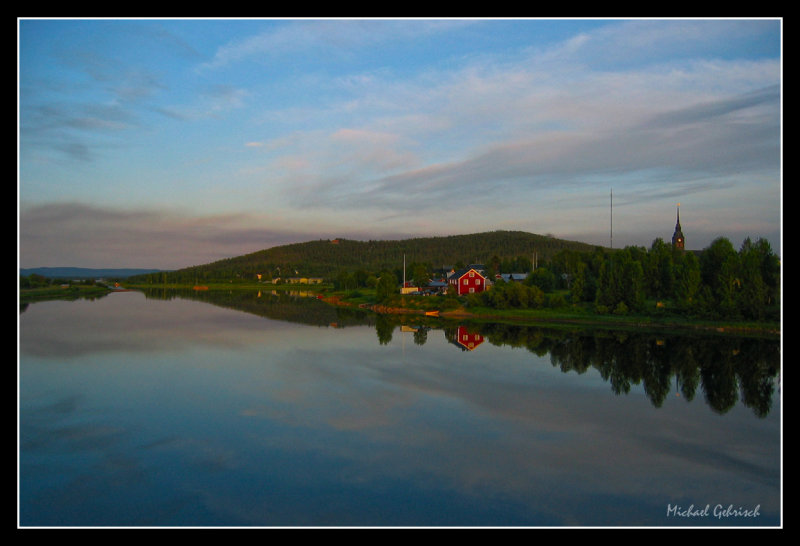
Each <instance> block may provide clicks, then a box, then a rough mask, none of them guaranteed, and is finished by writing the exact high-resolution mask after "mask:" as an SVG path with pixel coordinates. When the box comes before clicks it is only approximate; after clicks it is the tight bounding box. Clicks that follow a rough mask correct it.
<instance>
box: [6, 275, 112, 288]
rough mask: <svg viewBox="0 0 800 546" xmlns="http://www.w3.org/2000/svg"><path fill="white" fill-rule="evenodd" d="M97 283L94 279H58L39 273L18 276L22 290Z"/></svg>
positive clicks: (93, 284)
mask: <svg viewBox="0 0 800 546" xmlns="http://www.w3.org/2000/svg"><path fill="white" fill-rule="evenodd" d="M96 284H97V283H96V282H95V280H94V279H81V280H74V279H66V278H59V277H45V276H44V275H40V274H39V273H31V274H30V275H20V276H19V287H20V289H22V290H27V289H32V288H49V287H52V286H63V285H69V286H95V285H96Z"/></svg>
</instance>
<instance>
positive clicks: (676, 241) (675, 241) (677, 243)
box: [672, 203, 686, 250]
mask: <svg viewBox="0 0 800 546" xmlns="http://www.w3.org/2000/svg"><path fill="white" fill-rule="evenodd" d="M685 243H686V240H685V239H684V238H683V231H682V230H681V204H680V203H678V221H677V222H676V223H675V233H673V234H672V246H673V248H675V249H677V250H683V249H684V246H685Z"/></svg>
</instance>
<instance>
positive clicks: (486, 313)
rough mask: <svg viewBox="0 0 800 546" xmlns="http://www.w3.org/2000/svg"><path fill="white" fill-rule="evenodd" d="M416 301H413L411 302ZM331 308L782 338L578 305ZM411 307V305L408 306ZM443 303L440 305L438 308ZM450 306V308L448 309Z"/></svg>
mask: <svg viewBox="0 0 800 546" xmlns="http://www.w3.org/2000/svg"><path fill="white" fill-rule="evenodd" d="M411 298H413V299H411ZM320 299H322V300H323V301H325V302H326V303H329V304H331V305H337V306H344V307H358V308H361V309H367V310H370V311H372V312H375V313H378V314H391V315H417V316H426V315H427V316H431V313H432V312H433V311H436V314H437V315H438V317H439V318H441V319H445V320H458V321H462V322H464V321H469V322H504V323H514V324H530V325H548V326H552V325H562V326H576V327H592V328H608V329H614V330H621V329H629V328H630V329H637V330H641V329H652V330H659V331H664V330H672V331H703V332H714V333H719V334H733V335H755V336H767V337H780V335H781V328H780V324H773V323H764V324H758V323H744V322H742V323H735V322H716V321H705V320H698V319H686V318H683V317H676V316H668V315H662V316H657V315H656V316H646V315H626V316H620V315H599V314H597V313H594V312H592V311H589V310H587V309H585V308H582V307H579V306H572V307H570V308H566V309H492V308H488V307H470V308H467V307H465V306H463V305H460V304H457V305H456V306H453V303H452V301H447V300H444V299H443V298H434V297H427V298H422V297H420V296H407V297H401V298H400V299H398V301H392V302H390V303H389V304H383V305H382V304H375V303H370V302H369V301H368V299H366V298H364V297H360V298H347V297H344V298H343V297H341V295H329V296H324V297H321V298H320ZM409 303H410V304H411V305H408V304H409ZM437 304H440V305H437ZM447 306H450V307H449V308H448V307H447Z"/></svg>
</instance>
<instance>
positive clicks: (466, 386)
mask: <svg viewBox="0 0 800 546" xmlns="http://www.w3.org/2000/svg"><path fill="white" fill-rule="evenodd" d="M173 300H176V301H173ZM208 304H213V305H208ZM38 305H39V304H35V305H34V306H32V308H31V309H30V310H29V312H27V313H26V314H25V316H24V317H21V324H20V335H21V339H20V346H21V351H20V354H21V360H20V432H19V445H20V465H19V466H20V469H19V475H20V488H19V489H20V519H21V522H22V523H23V524H26V525H51V524H55V525H58V524H63V525H81V524H83V525H148V524H150V525H645V524H647V525H682V524H687V523H688V524H689V525H693V524H695V523H697V524H703V525H706V524H707V525H720V524H726V523H730V524H732V525H748V524H757V525H758V524H767V525H774V524H775V522H777V521H779V517H780V494H779V493H780V445H779V444H780V435H779V430H778V426H779V423H780V412H778V411H769V406H770V404H775V403H776V402H777V401H779V396H780V393H779V392H778V390H777V388H776V387H775V383H774V380H775V378H776V377H777V361H776V360H775V359H776V357H777V343H774V346H773V345H770V343H769V342H767V341H764V340H745V339H736V340H734V339H728V338H723V337H701V336H698V337H697V338H693V337H691V336H685V335H680V336H678V335H675V336H659V337H652V336H648V335H645V334H641V333H619V332H614V333H611V332H606V331H595V332H591V331H580V330H556V329H545V328H540V327H532V326H520V325H505V326H503V325H497V324H493V325H482V324H468V323H451V322H447V321H443V320H439V319H432V318H425V317H420V316H391V315H384V316H381V315H374V314H371V313H366V312H364V311H362V310H359V309H345V308H334V307H331V306H328V305H326V304H324V303H323V302H320V301H316V300H315V299H313V298H308V297H304V296H302V295H294V296H293V295H289V294H274V295H273V294H265V293H262V294H261V297H259V296H258V294H245V293H241V292H239V293H237V292H235V291H233V292H231V293H227V294H220V293H213V292H211V291H208V292H202V293H189V294H177V293H165V292H162V293H158V294H148V297H147V298H145V297H143V296H142V295H141V294H139V293H130V294H114V295H112V296H110V297H108V298H104V299H102V300H98V301H95V302H86V301H80V302H50V303H47V304H41V305H42V306H41V307H38ZM240 311H244V312H240ZM465 341H466V342H467V343H463V342H465ZM730 343H733V345H730ZM470 344H471V345H470ZM668 353H672V354H668ZM707 357H710V358H718V359H719V362H716V363H713V362H712V363H707V362H705V361H704V360H703V359H705V358H707ZM771 381H772V382H771ZM745 384H748V385H752V386H746V385H745ZM614 393H617V394H616V395H615V394H614ZM678 394H680V396H679V397H678V396H677V395H678ZM691 399H696V400H698V401H700V403H699V404H698V403H684V401H689V400H691ZM703 399H706V401H707V403H708V405H709V406H711V407H715V408H716V407H719V408H722V409H721V410H719V411H720V413H724V416H721V415H718V414H717V413H715V412H712V411H708V407H707V403H706V402H703V401H702V400H703ZM732 400H733V401H734V402H735V401H736V400H741V402H742V403H735V406H736V407H735V408H731V407H730V404H731V401H732ZM712 402H713V404H714V405H712ZM745 405H746V406H747V407H743V406H745ZM748 408H760V409H759V411H758V412H755V413H756V414H758V415H759V416H760V417H761V416H764V415H766V416H767V418H755V417H754V416H753V413H754V411H755V410H754V409H753V410H751V409H748ZM715 411H717V410H716V409H715ZM691 503H695V504H700V503H703V504H705V503H712V506H713V505H715V504H716V503H725V504H726V505H727V503H735V504H736V505H737V506H739V505H742V506H750V507H751V506H752V505H755V504H759V505H760V506H761V513H762V514H763V516H762V518H759V519H758V520H755V521H752V522H751V521H747V520H735V521H734V520H728V521H716V520H711V519H709V520H706V521H689V522H687V521H685V520H681V519H678V518H675V517H672V518H669V517H667V516H666V514H667V512H666V510H667V506H668V505H679V506H681V507H683V508H684V509H685V508H686V507H688V506H689V505H690V504H691Z"/></svg>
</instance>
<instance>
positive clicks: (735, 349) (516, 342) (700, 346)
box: [445, 324, 780, 417]
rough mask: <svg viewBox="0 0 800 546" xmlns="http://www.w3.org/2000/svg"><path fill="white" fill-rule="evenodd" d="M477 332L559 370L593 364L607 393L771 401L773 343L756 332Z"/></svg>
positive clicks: (776, 360)
mask: <svg viewBox="0 0 800 546" xmlns="http://www.w3.org/2000/svg"><path fill="white" fill-rule="evenodd" d="M479 331H480V333H482V334H483V335H484V336H485V337H486V339H487V340H488V341H489V342H490V343H492V344H493V345H511V346H514V347H525V348H527V349H528V350H530V351H531V352H534V353H536V354H537V355H539V356H543V355H544V354H547V353H549V354H550V362H551V363H552V364H553V366H555V367H557V368H559V369H560V370H561V371H562V372H564V373H571V372H574V373H578V374H582V373H585V372H586V371H587V370H589V369H591V368H594V369H596V370H597V371H598V372H599V373H600V376H601V377H602V378H603V379H604V380H606V381H608V383H609V385H610V386H611V390H612V392H614V393H615V394H627V393H629V392H630V390H631V387H632V386H633V385H642V388H643V389H644V392H645V394H646V395H647V397H648V398H649V399H650V401H651V403H652V404H653V406H655V407H661V406H662V405H663V403H664V401H665V400H666V399H667V397H668V396H669V394H670V392H672V390H673V383H674V384H676V385H677V386H676V387H675V388H677V389H678V392H676V394H680V395H681V396H682V397H683V398H684V400H686V401H687V402H689V401H692V400H693V399H694V397H695V395H696V393H697V390H698V388H700V389H702V391H703V393H704V396H705V400H706V402H707V403H708V405H709V406H710V407H711V408H712V409H713V410H714V411H716V412H718V413H726V412H727V411H729V410H730V409H731V408H732V407H733V406H734V405H735V404H736V402H737V401H739V400H740V401H741V402H742V404H744V405H745V406H746V407H749V408H751V409H752V410H753V412H754V413H755V414H756V415H757V416H759V417H764V416H766V415H767V414H769V411H770V409H771V406H772V398H773V395H774V392H775V381H774V380H775V377H776V376H777V373H778V370H779V368H780V347H779V344H778V342H777V341H771V340H763V339H749V338H738V337H737V338H729V337H706V336H692V335H669V336H667V335H659V336H657V337H656V336H654V335H653V334H649V333H639V332H608V331H598V332H564V331H556V330H547V329H544V328H536V327H531V326H517V325H503V324H492V325H481V326H480V327H479ZM447 335H448V331H447V329H445V336H446V337H447ZM450 335H451V337H452V332H451V334H450Z"/></svg>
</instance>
